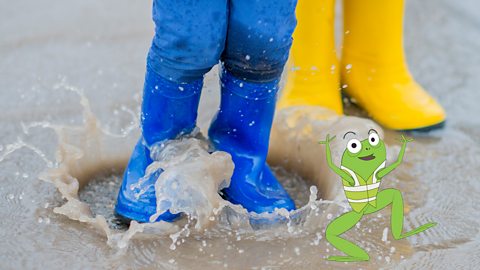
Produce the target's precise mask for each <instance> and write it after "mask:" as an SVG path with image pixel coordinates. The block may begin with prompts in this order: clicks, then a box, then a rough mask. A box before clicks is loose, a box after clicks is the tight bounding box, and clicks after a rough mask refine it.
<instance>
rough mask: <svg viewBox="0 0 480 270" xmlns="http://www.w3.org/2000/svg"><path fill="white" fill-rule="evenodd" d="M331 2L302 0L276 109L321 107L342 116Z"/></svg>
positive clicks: (328, 0) (298, 8)
mask: <svg viewBox="0 0 480 270" xmlns="http://www.w3.org/2000/svg"><path fill="white" fill-rule="evenodd" d="M334 9H335V0H302V1H299V2H298V5H297V10H296V13H297V17H298V25H297V28H296V29H295V33H294V34H293V39H294V42H293V45H292V51H291V53H290V54H291V55H290V60H289V62H290V65H288V66H289V69H288V70H287V71H286V72H287V76H286V84H285V88H284V89H283V90H282V95H281V97H280V99H279V103H278V106H279V107H280V108H282V107H287V106H297V105H311V106H321V107H326V108H329V109H331V110H334V111H335V112H336V113H338V114H342V112H343V108H342V98H341V95H340V94H341V92H340V91H339V88H340V76H339V74H340V71H339V70H340V67H339V65H338V59H337V53H336V49H335V37H334V17H335V11H334Z"/></svg>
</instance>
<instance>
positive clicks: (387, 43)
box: [341, 0, 445, 130]
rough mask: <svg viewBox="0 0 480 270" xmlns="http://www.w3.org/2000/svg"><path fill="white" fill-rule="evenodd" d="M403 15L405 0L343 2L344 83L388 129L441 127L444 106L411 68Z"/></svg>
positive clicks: (349, 91)
mask: <svg viewBox="0 0 480 270" xmlns="http://www.w3.org/2000/svg"><path fill="white" fill-rule="evenodd" d="M403 16H404V0H389V1H385V0H346V1H344V30H345V31H344V35H343V50H342V61H341V62H342V67H341V71H342V75H341V77H342V79H341V80H342V84H345V85H346V89H345V91H346V93H347V94H348V95H350V96H351V97H352V98H354V99H355V100H356V101H357V102H358V104H359V105H360V106H362V107H363V108H364V109H365V110H366V111H367V112H368V113H369V115H371V116H372V118H373V119H375V120H376V121H377V122H378V123H380V124H381V125H383V126H385V127H387V128H390V129H396V130H411V129H423V128H426V129H431V128H434V127H439V126H441V125H442V123H443V121H445V111H444V110H443V109H442V107H441V106H440V105H439V104H438V103H437V102H436V101H435V100H434V99H433V98H432V97H431V96H430V95H429V94H428V93H427V92H426V91H425V90H424V89H423V88H422V87H421V86H420V85H419V84H417V83H416V82H415V80H414V78H413V77H412V75H411V74H410V72H409V71H408V67H407V63H406V59H405V54H404V50H403ZM347 67H348V68H347Z"/></svg>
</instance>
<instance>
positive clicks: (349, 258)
mask: <svg viewBox="0 0 480 270" xmlns="http://www.w3.org/2000/svg"><path fill="white" fill-rule="evenodd" d="M368 260H370V257H369V256H367V257H354V256H329V257H328V258H327V261H335V262H363V261H368Z"/></svg>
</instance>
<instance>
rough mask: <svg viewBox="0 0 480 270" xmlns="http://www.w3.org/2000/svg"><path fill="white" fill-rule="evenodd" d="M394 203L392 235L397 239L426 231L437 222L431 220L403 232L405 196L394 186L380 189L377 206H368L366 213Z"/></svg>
mask: <svg viewBox="0 0 480 270" xmlns="http://www.w3.org/2000/svg"><path fill="white" fill-rule="evenodd" d="M390 204H391V205H392V214H391V220H390V221H391V227H392V235H393V238H395V239H402V238H405V237H409V236H411V235H414V234H417V233H420V232H423V231H425V230H426V229H428V228H431V227H433V226H435V225H436V223H435V222H429V223H426V224H423V225H421V226H420V227H418V228H415V229H413V230H411V231H409V232H406V233H403V234H402V231H403V218H404V215H403V197H402V193H401V192H400V191H399V190H397V189H393V188H389V189H385V190H382V191H380V192H379V193H378V194H377V207H375V208H374V207H368V208H367V209H366V210H365V214H371V213H375V212H377V211H379V210H381V209H383V208H385V207H387V206H389V205H390Z"/></svg>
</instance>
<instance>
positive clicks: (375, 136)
mask: <svg viewBox="0 0 480 270" xmlns="http://www.w3.org/2000/svg"><path fill="white" fill-rule="evenodd" d="M379 142H380V138H378V134H377V133H370V135H368V143H370V145H371V146H376V145H377V144H378V143H379Z"/></svg>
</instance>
